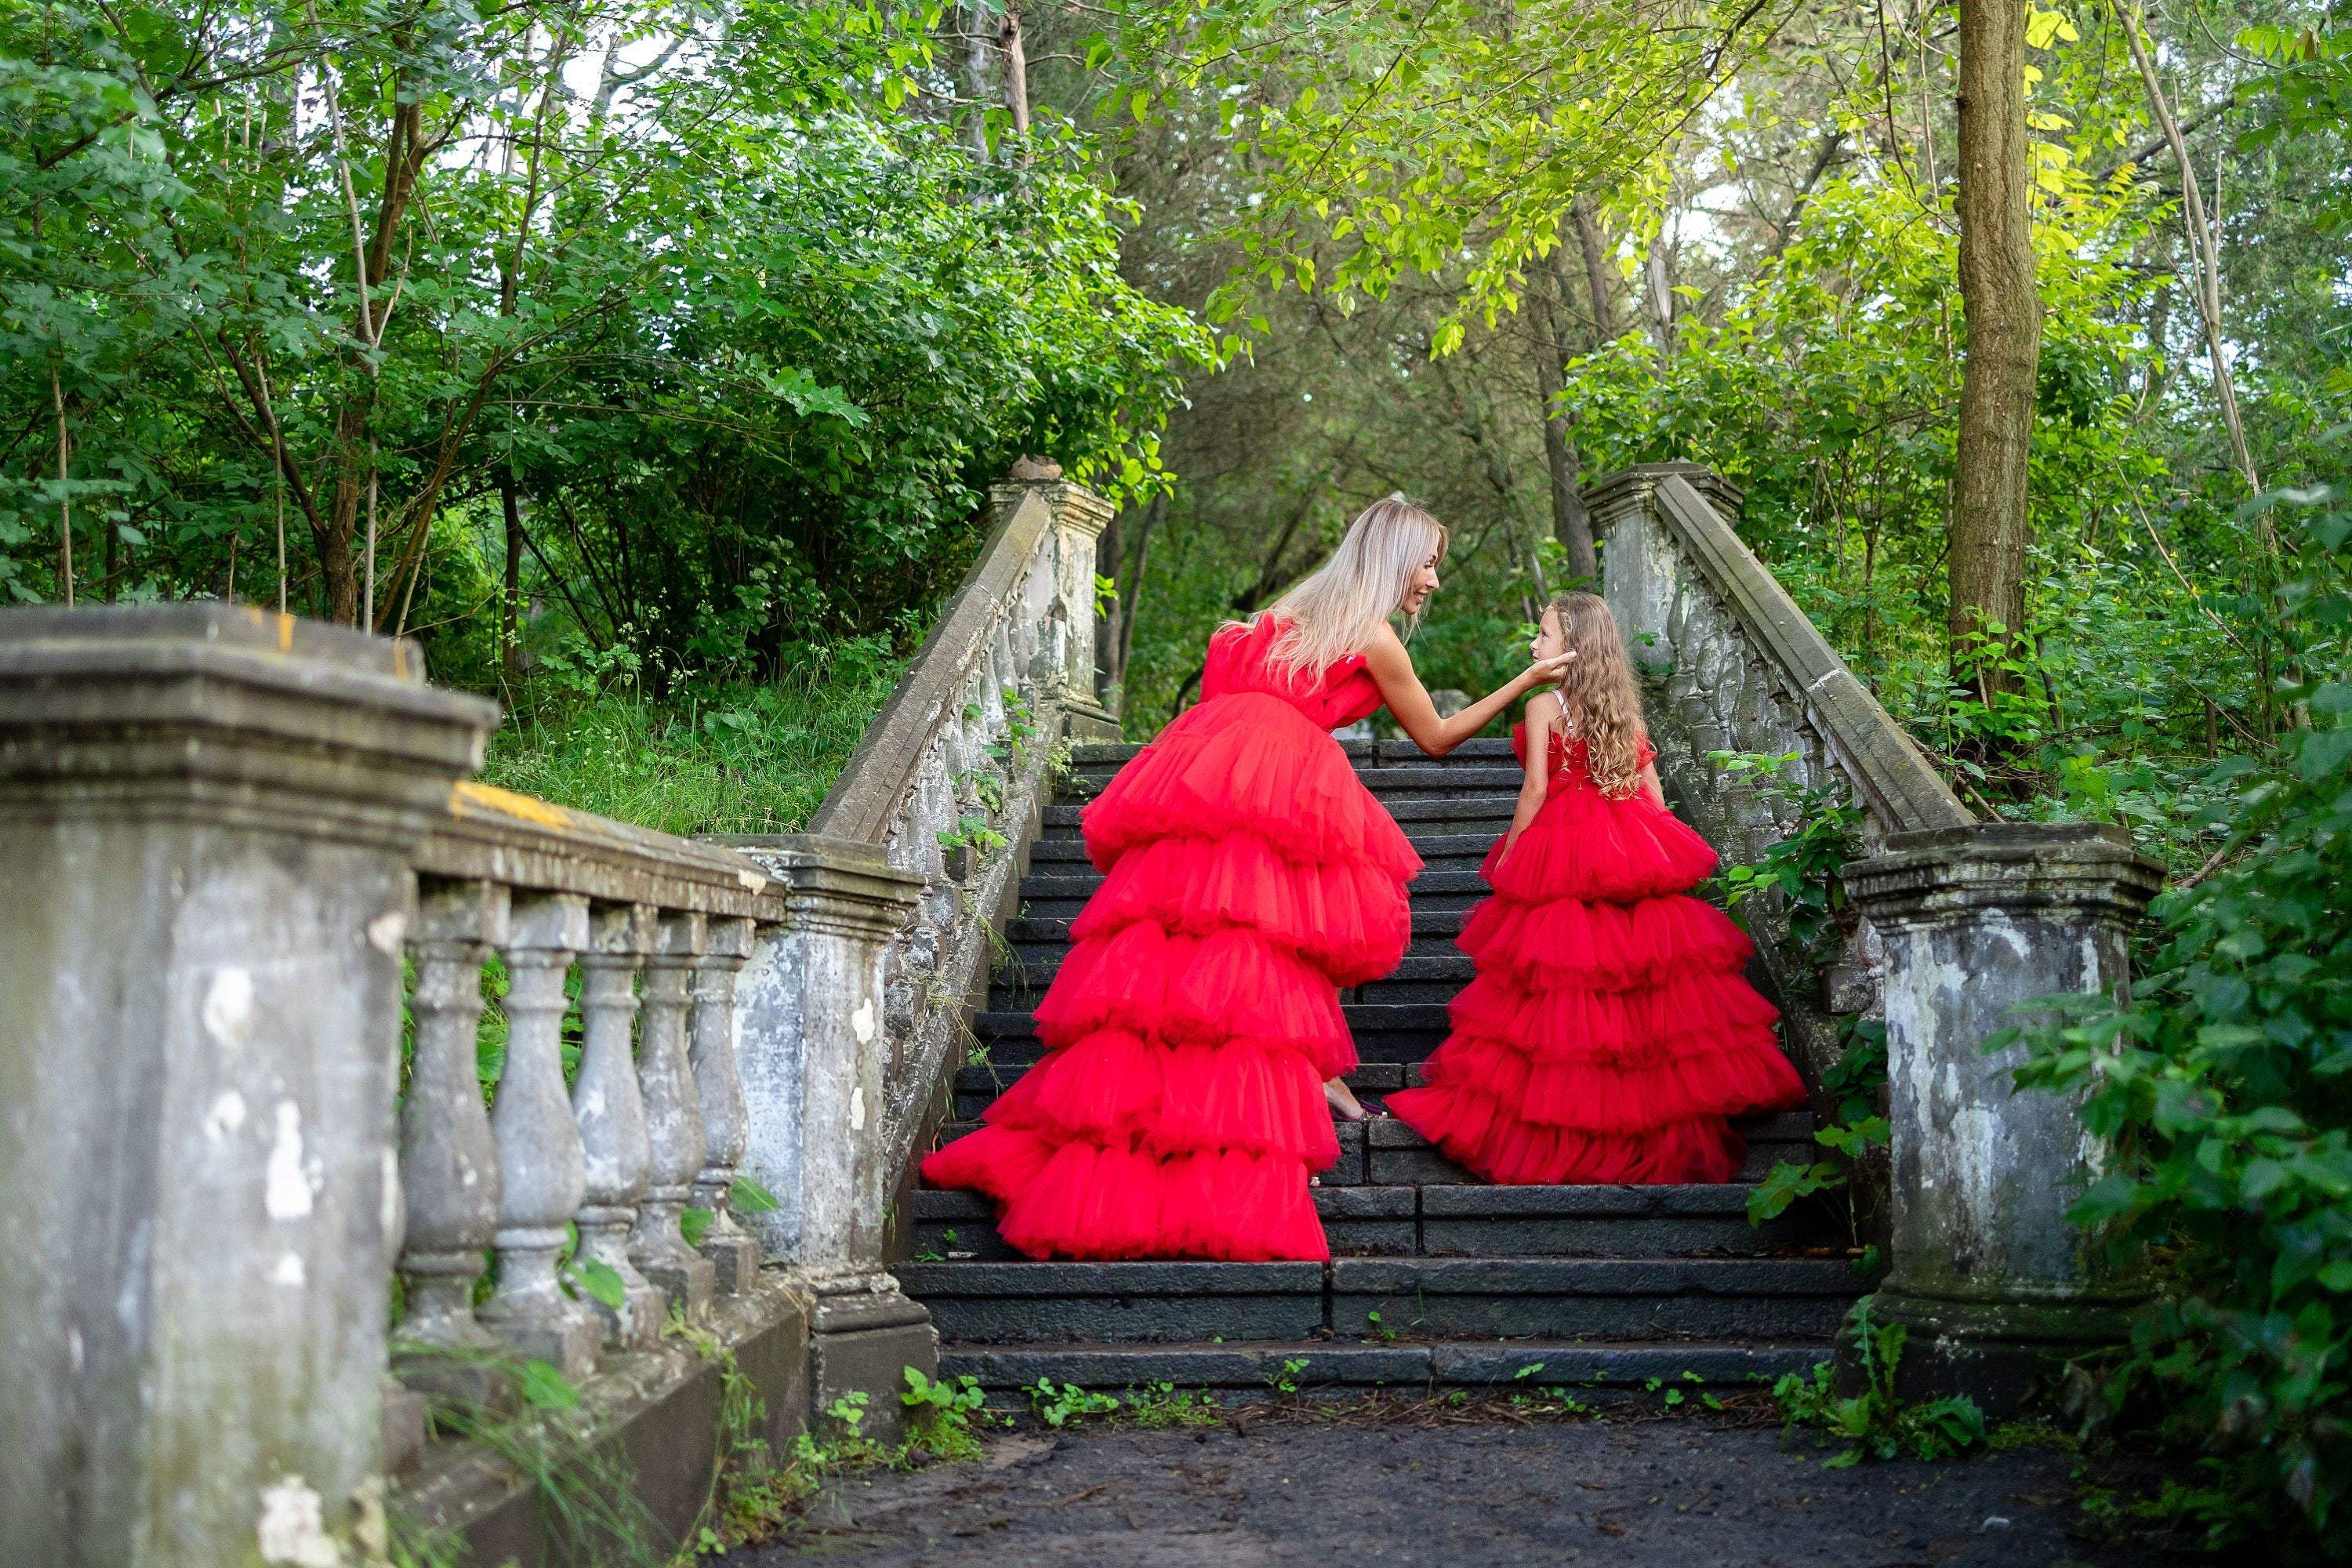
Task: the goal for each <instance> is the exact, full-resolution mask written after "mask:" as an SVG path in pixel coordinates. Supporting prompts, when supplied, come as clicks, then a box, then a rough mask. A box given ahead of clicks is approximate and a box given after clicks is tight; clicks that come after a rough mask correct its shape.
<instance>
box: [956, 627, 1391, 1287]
mask: <svg viewBox="0 0 2352 1568" xmlns="http://www.w3.org/2000/svg"><path fill="white" fill-rule="evenodd" d="M1276 630H1277V623H1276V622H1275V621H1274V620H1273V619H1272V617H1270V616H1260V617H1259V618H1258V619H1257V620H1255V621H1254V622H1252V623H1250V624H1249V625H1247V626H1234V627H1228V628H1226V629H1224V630H1223V631H1221V632H1219V633H1218V634H1217V636H1216V637H1214V638H1213V639H1212V641H1211V643H1210V645H1209V660H1208V667H1207V668H1206V670H1205V671H1204V672H1203V674H1202V679H1201V694H1202V700H1201V702H1200V703H1199V705H1198V706H1196V707H1194V708H1192V710H1190V711H1188V712H1186V713H1184V714H1182V715H1181V717H1179V718H1178V719H1177V720H1176V721H1175V722H1174V723H1172V724H1171V725H1169V727H1168V728H1167V729H1166V730H1164V731H1161V732H1160V736H1159V738H1158V739H1156V740H1154V741H1153V742H1151V743H1150V745H1149V746H1146V747H1145V748H1144V749H1143V751H1142V752H1140V753H1139V754H1138V755H1137V756H1136V758H1135V759H1134V761H1132V762H1130V763H1128V764H1127V766H1126V767H1125V768H1123V769H1121V770H1120V772H1119V773H1118V777H1116V778H1114V779H1113V780H1112V781H1111V782H1110V784H1109V786H1108V788H1106V789H1105V790H1104V791H1103V793H1102V794H1101V795H1100V796H1098V797H1097V799H1096V800H1095V801H1094V803H1093V804H1092V805H1089V806H1087V809H1086V813H1085V815H1084V816H1083V818H1082V822H1083V825H1084V828H1085V832H1086V841H1087V856H1088V858H1091V859H1092V860H1093V861H1094V863H1095V865H1096V866H1097V868H1100V869H1101V870H1102V872H1103V873H1104V877H1105V880H1104V882H1103V885H1102V887H1101V888H1100V889H1098V890H1097V892H1096V893H1095V895H1094V897H1093V898H1092V899H1091V900H1089V901H1088V902H1087V907H1086V909H1085V910H1084V911H1082V912H1081V913H1080V914H1079V916H1078V918H1077V919H1076V921H1074V922H1072V924H1071V927H1070V936H1071V939H1072V942H1073V943H1074V945H1073V946H1072V947H1071V949H1070V952H1069V955H1068V956H1067V958H1066V959H1065V960H1064V961H1063V964H1062V969H1061V973H1059V974H1057V975H1055V979H1054V984H1052V985H1051V986H1050V987H1049V988H1048V989H1047V990H1046V993H1045V999H1044V1000H1043V1001H1042V1002H1041V1003H1040V1004H1039V1005H1038V1007H1037V1013H1036V1018H1037V1033H1038V1037H1039V1038H1040V1039H1041V1040H1042V1041H1043V1043H1044V1044H1045V1047H1046V1054H1045V1059H1044V1060H1042V1061H1040V1062H1039V1063H1038V1064H1037V1065H1036V1066H1035V1067H1034V1068H1030V1069H1029V1071H1028V1072H1026V1073H1025V1074H1024V1075H1023V1076H1022V1077H1021V1078H1020V1079H1017V1080H1015V1082H1014V1083H1013V1087H1012V1088H1011V1089H1007V1090H1006V1091H1005V1092H1004V1093H1003V1095H1002V1096H1000V1097H999V1098H998V1100H996V1102H995V1103H994V1104H992V1105H991V1106H990V1107H989V1108H988V1110H987V1111H986V1112H985V1114H984V1116H983V1118H982V1121H984V1123H985V1125H983V1126H982V1127H981V1128H980V1129H978V1130H977V1131H973V1132H971V1133H970V1134H968V1135H967V1136H965V1137H962V1138H960V1139H958V1140H956V1141H955V1142H952V1143H949V1144H947V1145H945V1146H944V1147H942V1148H940V1149H939V1150H938V1151H936V1152H933V1153H932V1154H930V1155H929V1157H928V1158H926V1159H925V1160H924V1162H923V1176H924V1179H925V1180H927V1181H929V1182H930V1183H931V1184H933V1185H935V1186H942V1187H968V1188H972V1189H976V1190H977V1191H980V1192H982V1193H985V1194H988V1195H989V1196H990V1197H992V1198H993V1199H995V1200H996V1202H997V1205H998V1207H999V1218H998V1223H997V1232H998V1234H999V1235H1001V1236H1002V1237H1003V1238H1004V1240H1005V1241H1006V1242H1007V1243H1008V1244H1010V1245H1011V1246H1013V1247H1017V1248H1018V1249H1020V1250H1021V1251H1022V1252H1024V1253H1026V1254H1028V1255H1029V1256H1031V1257H1033V1258H1052V1257H1064V1258H1224V1259H1232V1260H1255V1259H1265V1258H1312V1259H1316V1260H1318V1261H1319V1260H1322V1259H1324V1258H1328V1257H1329V1256H1330V1247H1329V1245H1328V1243H1327V1242H1326V1241H1325V1239H1324V1236H1323V1227H1322V1224H1321V1222H1320V1221H1319V1220H1318V1218H1317V1216H1316V1213H1315V1204H1314V1198H1313V1195H1312V1194H1311V1193H1310V1192H1309V1191H1308V1188H1307V1174H1308V1173H1309V1172H1312V1171H1319V1170H1321V1169H1323V1168H1324V1167H1326V1166H1328V1165H1329V1164H1330V1163H1332V1162H1333V1161H1335V1160H1336V1159H1338V1158H1339V1142H1338V1140H1337V1138H1336V1137H1335V1136H1334V1134H1333V1132H1332V1127H1331V1115H1330V1111H1329V1110H1328V1107H1327V1106H1326V1105H1325V1103H1324V1098H1323V1088H1322V1085H1323V1080H1324V1079H1328V1078H1333V1077H1337V1076H1338V1075H1339V1074H1341V1073H1344V1072H1347V1071H1348V1070H1349V1069H1350V1068H1353V1067H1354V1066H1355V1065H1356V1049H1355V1044H1354V1042H1353V1040H1352V1039H1350V1038H1349V1033H1348V1026H1347V1022H1346V1020H1345V1018H1344V1017H1343V1016H1342V1015H1341V1013H1340V1011H1339V987H1340V986H1343V985H1354V984H1360V983H1362V982H1363V981H1366V980H1370V979H1374V978H1376V977H1378V976H1380V975H1382V974H1385V973H1388V972H1389V971H1390V970H1391V969H1394V968H1395V967H1396V965H1397V961H1398V960H1399V959H1400V958H1401V957H1402V956H1403V952H1404V947H1405V942H1406V941H1407V940H1408V938H1409V936H1410V934H1411V931H1412V919H1411V915H1410V913H1409V911H1408V909H1407V906H1406V902H1405V883H1406V882H1408V881H1410V880H1411V879H1412V877H1413V875H1414V874H1415V873H1416V872H1418V871H1419V870H1420V869H1421V859H1420V858H1419V857H1418V856H1416V855H1415V854H1414V853H1413V851H1412V845H1411V844H1410V843H1408V842H1407V841H1406V839H1405V836H1404V834H1403V832H1402V830H1401V829H1399V828H1398V826H1397V825H1396V823H1395V821H1394V820H1393V819H1391V817H1390V816H1389V815H1388V813H1387V812H1386V811H1384V810H1382V809H1381V805H1380V803H1379V802H1378V801H1376V800H1374V799H1373V798H1372V796H1371V794H1370V791H1368V790H1366V789H1365V788H1364V786H1363V784H1361V783H1360V781H1359V780H1358V779H1357V777H1356V774H1355V771H1354V769H1353V768H1352V767H1350V766H1349V762H1348V757H1347V753H1346V752H1344V751H1343V750H1342V749H1341V748H1340V746H1339V742H1336V741H1334V740H1333V739H1332V738H1331V736H1330V734H1329V731H1331V730H1332V729H1333V728H1335V727H1337V726H1339V725H1341V724H1347V723H1351V722H1353V721H1356V720H1358V719H1360V718H1362V717H1364V716H1365V715H1366V714H1368V713H1370V712H1371V711H1372V710H1374V709H1375V708H1377V707H1379V706H1380V702H1381V696H1380V689H1379V688H1378V686H1376V685H1375V684H1374V683H1373V681H1372V679H1371V676H1370V673H1369V672H1368V671H1367V670H1366V669H1365V668H1364V662H1363V660H1362V658H1360V657H1355V658H1348V659H1344V660H1342V661H1341V662H1340V663H1339V664H1337V665H1334V666H1332V667H1331V668H1329V669H1328V670H1326V671H1324V673H1323V675H1322V677H1321V679H1318V680H1314V681H1311V682H1299V683H1296V684H1292V683H1286V682H1284V681H1281V680H1278V679H1276V677H1275V676H1274V675H1273V674H1272V673H1271V672H1270V671H1269V670H1268V669H1267V668H1266V662H1265V660H1266V654H1267V652H1268V650H1269V649H1270V647H1271V646H1272V644H1273V641H1274V638H1275V636H1276Z"/></svg>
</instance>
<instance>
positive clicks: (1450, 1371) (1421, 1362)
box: [940, 1340, 1832, 1397]
mask: <svg viewBox="0 0 2352 1568" xmlns="http://www.w3.org/2000/svg"><path fill="white" fill-rule="evenodd" d="M1831 1349H1832V1347H1831V1345H1830V1343H1829V1342H1827V1341H1825V1340H1823V1341H1808V1340H1786V1341H1780V1342H1769V1343H1748V1342H1726V1341H1718V1340H1667V1341H1663V1342H1640V1341H1628V1342H1607V1343H1595V1342H1574V1341H1559V1340H1508V1341H1493V1340H1462V1341H1437V1342H1428V1341H1411V1340H1398V1341H1396V1342H1376V1343H1370V1344H1349V1343H1343V1342H1334V1341H1331V1340H1300V1341H1294V1342H1251V1343H1244V1344H1230V1343H1228V1344H1219V1343H1215V1342H1208V1341H1192V1342H1183V1343H1175V1344H1157V1345H1138V1344H1118V1343H1096V1344H1067V1345H1017V1346H1015V1345H1003V1346H994V1345H971V1346H949V1347H947V1348H946V1349H943V1350H942V1351H941V1352H940V1373H941V1374H942V1375H944V1376H947V1377H950V1378H959V1377H971V1378H972V1379H974V1380H976V1381H977V1382H978V1383H979V1384H980V1385H981V1386H982V1388H984V1389H987V1390H989V1391H990V1392H991V1393H992V1394H1013V1393H1017V1392H1018V1391H1020V1390H1023V1389H1029V1388H1034V1387H1035V1386H1036V1385H1037V1384H1038V1383H1039V1382H1040V1381H1041V1380H1046V1379H1050V1380H1051V1381H1052V1382H1054V1383H1055V1384H1076V1385H1077V1386H1078V1387H1080V1388H1084V1389H1089V1390H1092V1391H1094V1392H1097V1393H1113V1392H1117V1391H1120V1390H1124V1389H1130V1388H1150V1387H1153V1386H1155V1385H1157V1384H1174V1385H1175V1386H1176V1387H1177V1388H1178V1389H1179V1390H1192V1389H1210V1390H1214V1391H1218V1392H1221V1393H1222V1392H1239V1393H1251V1392H1256V1393H1264V1392H1269V1391H1273V1390H1275V1389H1277V1388H1278V1387H1280V1385H1281V1384H1285V1383H1287V1384H1290V1385H1291V1386H1292V1387H1293V1388H1296V1389H1297V1390H1299V1391H1300V1392H1302V1393H1305V1392H1312V1391H1316V1390H1332V1391H1337V1390H1349V1391H1356V1390H1370V1389H1376V1388H1387V1389H1393V1390H1397V1391H1399V1392H1404V1393H1411V1392H1414V1391H1418V1390H1423V1389H1438V1388H1491V1387H1494V1386H1496V1385H1497V1384H1501V1385H1505V1386H1507V1387H1509V1388H1512V1389H1526V1390H1528V1391H1531V1392H1532V1391H1534V1390H1538V1389H1547V1388H1565V1389H1567V1390H1568V1391H1569V1392H1570V1394H1575V1395H1577V1396H1579V1397H1584V1396H1585V1395H1586V1394H1587V1392H1588V1391H1591V1392H1594V1393H1599V1392H1610V1393H1616V1394H1626V1393H1632V1392H1634V1391H1639V1392H1640V1393H1642V1394H1653V1392H1654V1394H1655V1396H1657V1397H1663V1396H1664V1391H1665V1390H1666V1389H1667V1388H1680V1389H1684V1390H1686V1391H1692V1390H1698V1389H1708V1390H1717V1391H1720V1390H1728V1389H1737V1388H1746V1387H1751V1386H1754V1385H1757V1384H1769V1383H1771V1382H1772V1381H1774V1380H1775V1379H1777V1378H1779V1377H1780V1374H1781V1373H1789V1372H1795V1373H1802V1372H1806V1371H1809V1370H1810V1369H1811V1368H1812V1367H1813V1366H1814V1365H1816V1364H1818V1363H1821V1362H1824V1361H1827V1360H1829V1359H1830V1355H1831ZM1653 1384H1655V1389H1654V1390H1653Z"/></svg>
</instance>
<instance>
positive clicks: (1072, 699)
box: [990, 458, 1118, 740]
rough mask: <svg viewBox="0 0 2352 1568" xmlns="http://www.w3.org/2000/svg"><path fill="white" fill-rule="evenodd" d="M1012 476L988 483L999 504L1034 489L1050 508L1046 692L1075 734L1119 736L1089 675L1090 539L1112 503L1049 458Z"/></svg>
mask: <svg viewBox="0 0 2352 1568" xmlns="http://www.w3.org/2000/svg"><path fill="white" fill-rule="evenodd" d="M1032 489H1034V490H1036V491H1037V492H1038V493H1039V494H1040V495H1042V496H1043V497H1044V498H1045V503H1046V505H1048V506H1050V507H1052V508H1053V509H1054V552H1053V554H1054V576H1053V595H1054V605H1053V608H1052V610H1051V612H1050V613H1049V614H1048V615H1047V616H1046V617H1045V624H1044V625H1043V626H1041V627H1040V630H1041V632H1043V633H1044V634H1045V637H1046V638H1047V641H1046V643H1045V646H1044V647H1043V650H1042V651H1043V653H1044V655H1045V659H1044V662H1045V663H1047V664H1048V665H1049V666H1050V667H1051V668H1050V671H1049V674H1048V680H1049V682H1050V686H1049V689H1048V691H1047V692H1046V695H1047V696H1048V697H1050V698H1051V699H1052V700H1054V701H1055V702H1056V703H1058V704H1059V705H1060V707H1061V709H1062V711H1063V714H1064V716H1065V719H1066V722H1067V723H1068V725H1069V727H1070V731H1071V732H1072V733H1073V734H1076V735H1080V736H1083V737H1086V738H1087V739H1099V740H1117V739H1118V718H1117V717H1116V716H1115V715H1114V714H1112V713H1111V712H1110V710H1108V709H1107V708H1105V707H1104V706H1103V705H1102V700H1101V698H1100V697H1099V696H1098V695H1097V692H1096V682H1095V541H1096V540H1097V539H1099V538H1100V537H1101V536H1102V531H1103V529H1104V528H1105V527H1106V526H1108V523H1109V522H1110V515H1111V510H1112V509H1111V505H1110V503H1109V502H1108V501H1107V500H1103V499H1102V497H1100V496H1098V495H1097V494H1095V493H1094V492H1093V491H1092V490H1089V489H1086V488H1085V487H1083V486H1080V485H1074V484H1071V483H1070V482H1069V481H1067V480H1066V479H1063V478H1062V477H1061V469H1060V468H1056V467H1055V466H1054V465H1052V464H1050V463H1038V462H1036V460H1035V459H1034V458H1024V459H1023V461H1022V462H1021V463H1018V464H1016V465H1014V467H1013V479H1010V480H1009V481H1007V482H1006V483H1003V484H1001V485H997V486H995V487H993V488H992V490H991V491H990V494H991V497H992V500H994V502H995V504H996V506H997V507H998V508H999V509H1000V510H1010V509H1012V508H1013V507H1017V506H1019V505H1020V504H1021V501H1022V500H1023V498H1024V496H1025V495H1026V494H1027V492H1028V491H1030V490H1032Z"/></svg>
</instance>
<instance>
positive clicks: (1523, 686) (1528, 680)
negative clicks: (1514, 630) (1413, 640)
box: [1364, 626, 1576, 757]
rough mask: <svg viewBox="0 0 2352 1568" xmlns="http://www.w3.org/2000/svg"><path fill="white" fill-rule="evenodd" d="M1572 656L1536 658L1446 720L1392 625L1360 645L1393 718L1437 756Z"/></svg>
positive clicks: (1546, 681)
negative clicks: (1440, 716)
mask: <svg viewBox="0 0 2352 1568" xmlns="http://www.w3.org/2000/svg"><path fill="white" fill-rule="evenodd" d="M1575 658H1576V655H1574V654H1572V653H1564V654H1562V655H1560V656H1559V658H1547V659H1538V661H1537V662H1535V663H1534V664H1531V665H1529V666H1528V667H1527V668H1525V669H1523V670H1521V671H1519V673H1518V674H1517V675H1515V676H1513V677H1512V678H1511V679H1509V680H1508V681H1507V683H1505V684H1504V685H1503V686H1502V688H1501V689H1498V690H1495V691H1491V692H1489V693H1487V694H1486V696H1484V697H1481V698H1480V699H1478V700H1477V701H1475V702H1473V703H1472V704H1470V706H1469V707H1467V708H1465V709H1464V710H1462V711H1461V712H1459V713H1456V714H1454V716H1453V717H1452V718H1451V719H1441V718H1439V717H1438V716H1437V704H1436V703H1434V702H1432V701H1431V700H1429V693H1428V692H1427V691H1426V690H1424V689H1423V687H1422V684H1421V677H1419V676H1418V675H1415V674H1414V673H1413V672H1412V655H1411V654H1409V653H1407V652H1405V651H1404V639H1403V638H1402V637H1398V636H1397V635H1396V631H1395V628H1393V627H1391V626H1382V627H1381V629H1380V630H1379V631H1378V632H1376V633H1374V634H1373V636H1372V642H1371V646H1370V647H1367V648H1366V649H1364V663H1365V666H1366V667H1367V668H1370V670H1371V672H1372V679H1373V680H1374V681H1375V682H1376V683H1378V684H1379V686H1380V689H1381V700H1383V701H1385V702H1387V704H1388V706H1389V711H1390V712H1391V713H1393V714H1395V715H1396V721H1397V723H1398V724H1399V725H1400V726H1402V728H1403V730H1404V732H1405V733H1406V734H1408V735H1410V736H1412V743H1413V744H1414V745H1416V746H1419V747H1420V748H1421V749H1422V750H1423V751H1424V752H1428V753H1429V754H1430V755H1431V756H1433V757H1442V756H1444V754H1445V753H1446V752H1450V751H1452V750H1453V749H1454V747H1456V746H1458V745H1460V744H1461V743H1462V742H1465V741H1466V740H1468V739H1469V738H1470V737H1471V736H1473V735H1475V734H1476V733H1477V732H1478V731H1481V730H1483V729H1485V728H1486V723H1487V721H1489V720H1491V719H1492V718H1494V716H1495V715H1496V714H1497V713H1500V712H1501V711H1502V710H1504V709H1506V708H1508V707H1509V706H1510V705H1511V704H1512V703H1514V702H1516V701H1517V700H1519V698H1520V697H1521V695H1523V694H1524V693H1526V692H1528V691H1529V690H1531V689H1534V688H1536V687H1538V686H1549V685H1550V684H1551V683H1552V682H1553V681H1556V680H1558V679H1559V678H1560V674H1561V672H1562V671H1564V670H1566V669H1567V668H1568V667H1569V665H1570V663H1571V662H1572V661H1573V660H1574V659H1575Z"/></svg>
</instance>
